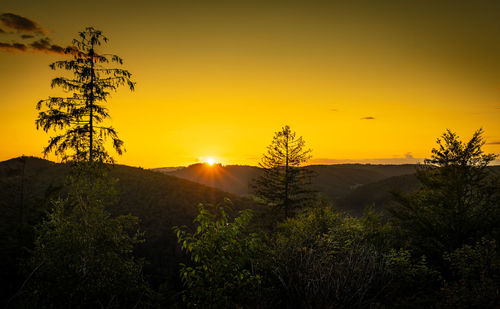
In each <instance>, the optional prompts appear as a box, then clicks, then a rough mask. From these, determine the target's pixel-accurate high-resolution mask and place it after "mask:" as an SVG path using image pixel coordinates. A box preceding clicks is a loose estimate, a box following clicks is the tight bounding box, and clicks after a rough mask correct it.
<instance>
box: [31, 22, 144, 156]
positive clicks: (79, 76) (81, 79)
mask: <svg viewBox="0 0 500 309" xmlns="http://www.w3.org/2000/svg"><path fill="white" fill-rule="evenodd" d="M107 41H108V39H107V38H106V37H105V36H103V35H102V33H101V31H99V30H96V29H94V28H92V27H87V28H85V30H84V31H82V32H80V33H79V37H78V38H77V39H74V40H73V46H72V47H68V48H67V49H66V54H68V55H70V56H71V58H72V59H71V60H62V61H56V62H54V63H52V64H51V65H50V68H51V69H53V70H56V69H64V70H67V71H70V72H71V73H72V75H73V76H72V77H70V78H67V77H57V78H54V79H53V80H52V83H51V87H52V88H54V87H61V88H62V89H63V90H64V91H65V92H68V93H72V95H71V96H69V97H49V98H48V99H45V100H41V101H39V102H38V104H37V109H38V110H39V111H40V112H39V114H38V118H37V120H36V126H37V129H40V128H41V129H43V130H44V131H45V132H48V131H49V130H50V129H54V131H55V132H56V134H57V135H56V136H54V137H51V138H50V140H49V144H48V145H47V146H46V147H45V148H44V150H43V153H44V154H45V155H47V154H49V153H51V152H54V153H55V154H56V155H58V156H61V158H62V159H63V160H64V161H68V160H71V161H77V162H82V161H86V162H113V160H112V158H111V156H110V155H109V154H108V152H107V151H106V150H105V147H104V143H105V141H106V139H107V138H108V137H109V138H111V140H112V144H113V148H114V149H115V150H116V152H117V153H118V154H119V155H121V154H122V152H123V151H124V148H123V141H122V140H121V139H119V138H118V135H117V132H116V131H115V129H114V128H113V127H111V126H107V125H105V124H103V121H104V120H106V119H107V118H109V117H110V115H109V113H108V109H107V108H106V106H105V105H106V104H105V103H106V102H107V99H108V98H109V96H110V94H111V91H116V90H117V88H118V87H120V86H124V85H126V86H127V87H128V88H129V89H130V90H132V91H133V90H134V85H135V83H134V82H132V81H131V79H130V76H131V74H130V72H129V71H127V70H124V69H121V68H115V67H112V64H119V65H121V64H123V60H122V58H120V57H119V56H117V55H111V54H101V53H98V52H97V50H96V48H98V47H99V46H101V44H102V43H103V42H104V43H106V42H107Z"/></svg>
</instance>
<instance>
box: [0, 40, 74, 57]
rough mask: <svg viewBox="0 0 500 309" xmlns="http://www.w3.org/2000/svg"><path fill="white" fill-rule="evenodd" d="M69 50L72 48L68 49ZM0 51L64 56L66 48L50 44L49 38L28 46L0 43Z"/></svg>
mask: <svg viewBox="0 0 500 309" xmlns="http://www.w3.org/2000/svg"><path fill="white" fill-rule="evenodd" d="M69 48H70V49H71V48H72V47H69ZM0 51H8V52H14V51H17V52H29V51H31V52H43V53H48V54H58V55H64V54H66V52H65V51H66V48H64V47H62V46H59V45H57V44H52V43H51V42H50V39H49V38H43V39H39V40H37V41H35V42H33V43H31V44H29V45H26V44H24V43H3V42H0Z"/></svg>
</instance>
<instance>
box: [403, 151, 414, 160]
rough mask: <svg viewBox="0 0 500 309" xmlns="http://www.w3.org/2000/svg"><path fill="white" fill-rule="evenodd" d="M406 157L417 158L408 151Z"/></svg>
mask: <svg viewBox="0 0 500 309" xmlns="http://www.w3.org/2000/svg"><path fill="white" fill-rule="evenodd" d="M405 158H406V159H415V158H414V157H413V155H412V154H411V152H407V153H405Z"/></svg>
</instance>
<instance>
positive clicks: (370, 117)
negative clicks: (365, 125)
mask: <svg viewBox="0 0 500 309" xmlns="http://www.w3.org/2000/svg"><path fill="white" fill-rule="evenodd" d="M360 119H361V120H374V119H375V117H372V116H368V117H362V118H360Z"/></svg>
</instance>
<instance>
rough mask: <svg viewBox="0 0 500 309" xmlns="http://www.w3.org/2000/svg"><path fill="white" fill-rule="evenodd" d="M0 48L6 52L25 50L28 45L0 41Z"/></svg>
mask: <svg viewBox="0 0 500 309" xmlns="http://www.w3.org/2000/svg"><path fill="white" fill-rule="evenodd" d="M0 50H2V51H8V52H14V51H18V52H25V51H27V50H28V47H27V46H26V45H25V44H23V43H3V42H0Z"/></svg>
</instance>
